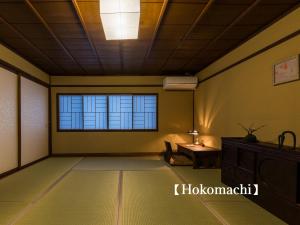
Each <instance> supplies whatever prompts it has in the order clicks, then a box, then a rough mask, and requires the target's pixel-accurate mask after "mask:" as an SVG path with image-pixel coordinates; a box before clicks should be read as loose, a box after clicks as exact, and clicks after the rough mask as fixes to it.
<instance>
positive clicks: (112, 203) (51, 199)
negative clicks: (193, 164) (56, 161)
mask: <svg viewBox="0 0 300 225" xmlns="http://www.w3.org/2000/svg"><path fill="white" fill-rule="evenodd" d="M118 174H119V172H114V171H72V172H71V173H69V174H68V175H67V176H66V177H65V178H64V179H63V180H62V181H61V182H60V183H58V184H57V185H56V186H55V187H54V188H53V190H51V191H50V192H49V193H48V194H46V195H45V197H44V198H43V199H41V200H40V201H39V202H38V203H37V204H35V205H34V206H33V207H32V208H31V209H30V211H29V212H28V213H26V215H25V216H24V217H22V218H21V219H20V220H19V221H18V222H17V223H16V224H19V225H21V224H22V225H113V224H115V220H116V210H117V208H116V207H117V194H118V180H119V179H118V177H119V176H118Z"/></svg>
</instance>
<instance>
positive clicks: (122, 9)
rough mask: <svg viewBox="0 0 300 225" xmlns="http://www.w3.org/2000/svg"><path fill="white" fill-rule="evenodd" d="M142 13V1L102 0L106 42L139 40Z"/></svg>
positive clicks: (101, 10) (102, 17) (101, 7)
mask: <svg viewBox="0 0 300 225" xmlns="http://www.w3.org/2000/svg"><path fill="white" fill-rule="evenodd" d="M140 11H141V10H140V0H100V17H101V20H102V26H103V29H104V33H105V38H106V40H124V39H137V38H138V33H139V23H140Z"/></svg>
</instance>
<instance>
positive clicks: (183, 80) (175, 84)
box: [163, 76, 198, 90]
mask: <svg viewBox="0 0 300 225" xmlns="http://www.w3.org/2000/svg"><path fill="white" fill-rule="evenodd" d="M197 85H198V77H196V76H195V77H166V78H165V79H164V81H163V88H164V89H165V90H194V89H195V88H196V87H197Z"/></svg>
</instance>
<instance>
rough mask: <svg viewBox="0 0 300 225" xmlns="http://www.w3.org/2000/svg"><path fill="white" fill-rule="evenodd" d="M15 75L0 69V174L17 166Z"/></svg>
mask: <svg viewBox="0 0 300 225" xmlns="http://www.w3.org/2000/svg"><path fill="white" fill-rule="evenodd" d="M17 110H18V105H17V75H15V74H13V73H11V72H8V71H7V70H5V69H2V68H0V143H1V147H0V174H1V173H3V172H6V171H9V170H11V169H14V168H16V167H17V166H18V115H17Z"/></svg>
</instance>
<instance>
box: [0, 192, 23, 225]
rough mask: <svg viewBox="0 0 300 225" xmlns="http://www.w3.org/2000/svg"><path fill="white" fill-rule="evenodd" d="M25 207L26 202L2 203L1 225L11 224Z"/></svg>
mask: <svg viewBox="0 0 300 225" xmlns="http://www.w3.org/2000/svg"><path fill="white" fill-rule="evenodd" d="M1 194H2V193H1ZM25 207H26V203H24V202H0V225H6V224H9V223H10V222H11V221H12V219H13V218H14V217H15V216H16V215H17V214H18V213H19V212H20V211H21V210H22V209H24V208H25Z"/></svg>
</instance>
